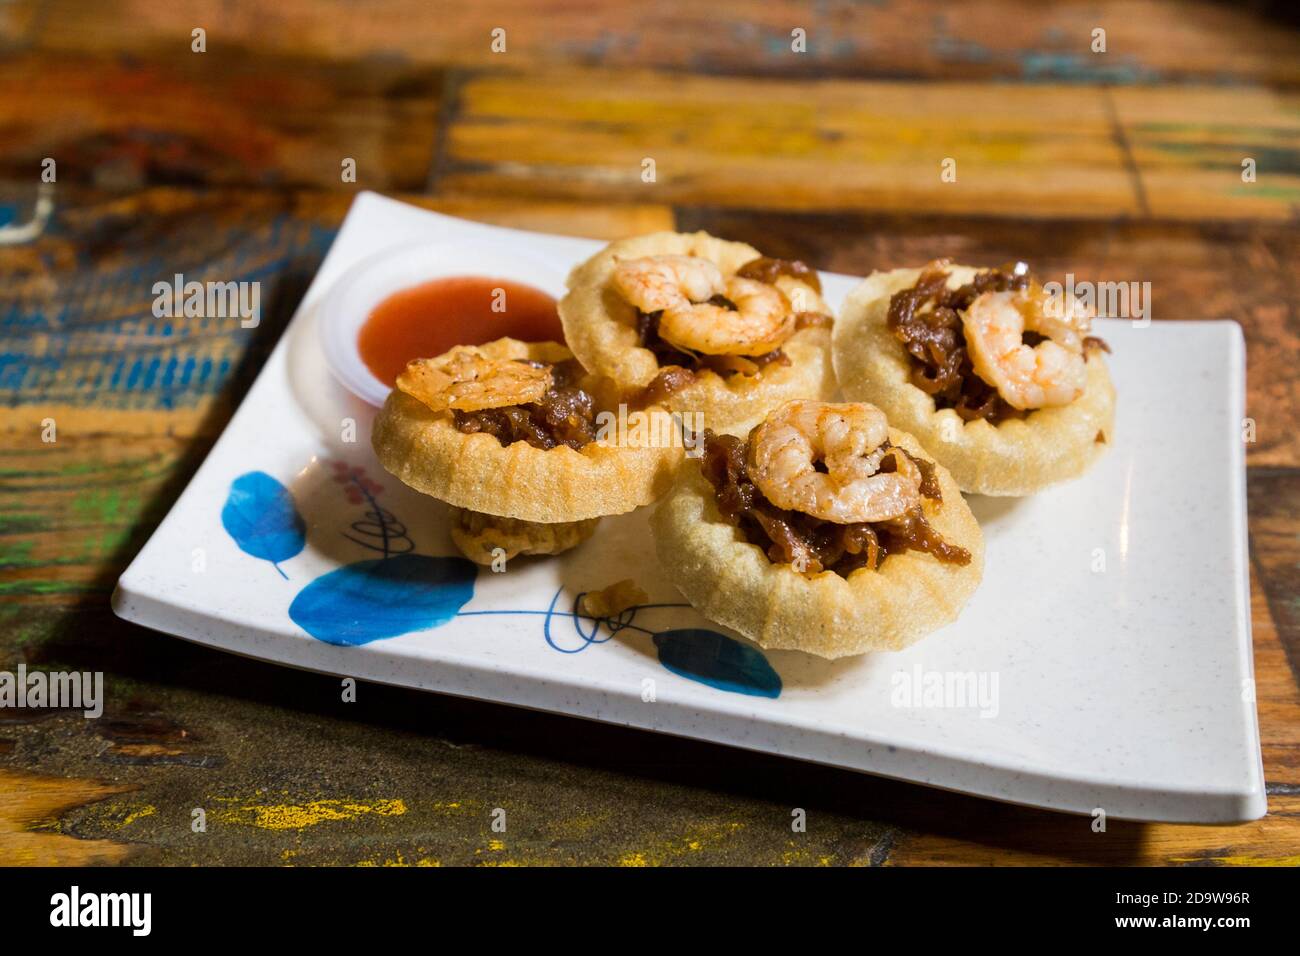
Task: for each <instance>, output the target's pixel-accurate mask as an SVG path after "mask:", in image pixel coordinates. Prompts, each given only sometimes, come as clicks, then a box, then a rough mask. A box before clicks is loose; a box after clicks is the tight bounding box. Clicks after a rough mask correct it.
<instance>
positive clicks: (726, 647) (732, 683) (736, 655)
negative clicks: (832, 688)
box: [654, 627, 781, 697]
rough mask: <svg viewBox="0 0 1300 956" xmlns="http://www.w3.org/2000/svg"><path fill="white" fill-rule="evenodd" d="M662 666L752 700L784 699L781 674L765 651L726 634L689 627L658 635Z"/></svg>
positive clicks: (655, 638) (656, 642)
mask: <svg viewBox="0 0 1300 956" xmlns="http://www.w3.org/2000/svg"><path fill="white" fill-rule="evenodd" d="M654 642H655V647H657V648H658V649H659V663H661V664H663V665H664V667H666V668H668V669H669V670H670V671H672V672H673V673H674V674H677V675H678V676H679V677H685V678H687V679H688V680H694V681H699V682H700V683H701V684H708V685H709V686H710V687H716V688H717V689H718V690H726V691H731V692H732V693H734V694H749V695H750V696H752V697H780V696H781V675H780V674H778V673H777V672H776V671H775V670H774V669H773V668H772V665H771V664H769V663H768V662H767V658H766V657H764V656H763V654H762V652H761V651H759V650H757V649H755V648H753V647H750V646H749V645H748V644H742V643H740V641H736V640H732V639H731V638H729V637H727V636H726V635H725V634H719V633H718V632H717V631H709V630H705V629H703V628H697V627H687V628H681V629H679V630H674V631H661V632H660V633H658V634H656V635H655V636H654Z"/></svg>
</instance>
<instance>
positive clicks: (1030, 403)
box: [962, 292, 1088, 409]
mask: <svg viewBox="0 0 1300 956" xmlns="http://www.w3.org/2000/svg"><path fill="white" fill-rule="evenodd" d="M962 328H963V330H964V331H965V334H966V349H967V352H968V353H969V354H970V359H971V365H972V367H973V368H974V369H975V374H976V375H978V376H979V377H980V378H982V379H984V381H986V382H988V383H989V384H990V385H992V386H993V387H994V388H996V389H997V390H998V394H999V395H1001V396H1002V398H1003V399H1005V400H1006V403H1007V404H1008V405H1011V406H1012V407H1014V408H1019V409H1030V408H1045V407H1048V406H1053V405H1068V404H1070V403H1071V402H1072V401H1074V400H1075V399H1076V398H1078V397H1079V396H1080V395H1082V394H1083V389H1084V386H1085V385H1086V384H1087V379H1088V370H1087V366H1086V364H1085V359H1084V354H1083V333H1085V332H1086V331H1087V319H1086V318H1054V317H1051V316H1048V315H1046V314H1044V311H1043V309H1042V303H1041V301H1039V300H1038V299H1037V298H1035V297H1033V296H1031V295H1026V294H1025V293H1023V292H985V293H982V294H981V295H978V296H976V297H975V301H973V302H972V303H971V304H970V308H969V309H967V310H966V311H965V312H964V313H963V314H962ZM1026 331H1029V332H1036V333H1038V334H1039V335H1043V336H1046V338H1045V339H1043V341H1041V342H1039V343H1038V344H1037V345H1028V344H1026V342H1025V341H1024V333H1025V332H1026Z"/></svg>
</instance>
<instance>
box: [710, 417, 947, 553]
mask: <svg viewBox="0 0 1300 956" xmlns="http://www.w3.org/2000/svg"><path fill="white" fill-rule="evenodd" d="M889 448H890V452H891V453H890V454H886V455H885V457H884V460H883V461H882V462H881V466H880V470H881V471H882V472H886V473H888V472H892V471H894V470H896V469H897V464H896V462H895V461H894V455H907V457H908V458H910V459H911V460H912V461H913V462H915V463H916V466H917V468H918V469H920V472H921V495H922V497H925V498H929V499H930V500H932V501H937V502H942V501H943V496H942V494H941V493H940V491H939V481H938V478H937V476H936V474H935V469H934V464H933V463H932V462H929V461H926V460H925V459H923V458H916V457H914V456H912V455H910V454H908V453H907V452H906V451H905V450H904V449H902V448H900V447H898V446H889ZM745 450H746V442H745V441H744V440H742V439H740V438H736V437H735V436H733V435H718V434H715V433H714V432H712V431H710V430H708V429H705V432H704V456H703V459H702V461H701V469H702V472H703V474H704V477H705V478H706V479H707V480H708V482H709V484H711V485H712V486H713V490H714V493H715V496H716V498H717V503H718V511H720V512H721V513H722V516H723V517H724V518H726V519H727V520H728V521H729V522H731V523H732V524H733V525H735V526H736V527H738V528H740V530H741V531H742V532H743V533H744V535H745V537H746V539H747V540H748V541H749V542H750V543H751V544H756V545H758V546H759V547H760V548H762V549H763V550H764V551H765V552H766V553H767V556H768V559H769V560H771V561H772V562H773V563H777V564H793V565H795V566H796V567H797V568H798V569H799V570H801V571H803V572H804V573H805V574H817V573H819V572H821V571H834V572H835V573H836V574H839V575H840V576H842V577H848V576H849V574H851V573H852V572H853V571H856V570H858V569H859V568H868V569H870V570H873V571H874V570H876V569H877V568H879V567H880V565H881V563H882V562H883V561H884V560H885V558H886V557H888V556H889V555H890V554H895V553H898V552H901V551H908V550H912V551H925V552H926V553H928V554H931V555H933V556H934V557H935V558H937V559H938V560H940V561H944V562H946V563H949V564H969V563H970V559H971V556H970V552H969V551H967V550H966V549H965V548H959V547H957V546H956V545H953V544H949V543H948V542H947V541H945V540H944V539H943V536H942V535H940V534H939V532H938V531H936V530H935V528H934V527H933V526H932V525H931V524H930V522H929V521H927V520H926V517H925V512H924V511H923V510H922V507H921V506H920V505H917V506H916V507H915V508H913V509H912V510H911V511H909V512H908V513H907V514H905V515H903V516H902V517H901V518H895V519H893V520H891V521H879V522H859V523H857V524H836V523H834V522H832V521H824V520H822V519H820V518H814V517H812V516H811V515H807V514H804V513H802V512H799V511H787V510H785V509H783V508H778V507H777V506H776V505H774V504H772V502H770V501H768V499H767V498H766V497H764V495H763V493H762V492H761V491H759V489H758V487H757V486H756V485H755V484H754V482H753V481H751V480H750V478H749V474H748V471H747V467H746V455H745Z"/></svg>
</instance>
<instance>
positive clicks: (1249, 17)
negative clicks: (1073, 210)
mask: <svg viewBox="0 0 1300 956" xmlns="http://www.w3.org/2000/svg"><path fill="white" fill-rule="evenodd" d="M37 7H40V8H41V9H42V12H43V13H44V17H43V18H42V19H41V22H39V23H37V22H36V17H35V14H34V13H33V12H32V10H33V8H37ZM9 18H10V20H11V23H12V25H11V26H10V27H9V30H10V32H11V33H12V35H13V36H14V38H15V42H21V41H22V40H23V39H25V38H32V39H34V40H35V41H36V42H39V43H40V44H41V45H42V46H43V47H45V48H48V49H51V50H56V51H66V50H69V49H71V50H78V51H81V50H99V49H106V50H111V51H113V52H120V51H131V52H133V53H136V54H153V53H157V52H158V51H160V50H169V49H170V50H176V49H180V50H188V48H189V42H190V31H191V30H192V29H193V28H194V27H196V26H202V27H204V28H205V29H207V30H208V33H209V39H210V46H209V49H210V50H215V49H221V48H223V47H227V48H229V47H241V48H248V49H252V50H257V51H259V52H263V53H266V54H268V55H271V56H293V57H297V56H309V57H321V58H329V59H364V60H368V61H371V62H374V61H383V60H402V61H404V62H408V63H416V64H431V63H432V64H439V65H441V64H449V63H450V64H459V65H467V66H475V67H500V66H502V65H511V66H521V65H534V64H538V63H547V64H549V63H557V62H571V63H591V64H603V65H609V66H620V67H661V68H668V69H674V70H685V71H690V72H696V73H713V74H716V73H762V74H765V75H774V74H783V75H796V76H797V75H828V74H833V75H844V76H848V75H852V76H882V77H894V76H913V77H927V78H933V77H943V78H957V77H962V78H978V79H995V78H996V79H1004V80H1005V79H1010V80H1017V81H1028V82H1035V81H1042V80H1049V81H1055V82H1106V83H1116V84H1122V83H1153V82H1171V81H1172V82H1178V81H1183V80H1186V79H1188V78H1204V79H1208V80H1210V81H1211V82H1216V83H1220V82H1242V81H1246V82H1268V83H1296V82H1300V41H1297V38H1296V36H1295V34H1294V32H1293V31H1291V30H1288V29H1285V23H1284V22H1279V15H1278V14H1277V13H1274V14H1273V15H1270V13H1269V11H1268V10H1267V8H1261V7H1260V6H1258V5H1254V4H1248V5H1222V4H1216V3H1205V2H1199V3H1177V2H1168V0H1146V2H1142V3H1132V2H1123V0H1100V2H1088V3H1081V2H1074V3H1051V4H1047V3H1035V2H1031V0H993V2H988V3H963V4H951V3H944V2H941V0H913V2H909V3H901V2H886V3H871V4H851V3H824V4H808V3H803V2H800V0H765V2H763V3H755V2H747V0H718V2H714V3H710V4H709V5H708V7H707V8H705V7H701V6H700V4H698V3H695V2H692V0H664V2H657V3H654V4H641V5H626V4H610V3H604V4H594V5H591V4H574V3H571V2H567V0H478V2H475V3H469V4H466V3H457V2H453V0H434V2H429V0H380V2H375V3H368V4H367V5H366V7H365V10H364V12H361V11H358V9H357V8H356V7H355V6H354V5H353V4H351V3H349V2H347V0H323V2H322V0H282V2H279V3H276V4H272V5H267V4H263V3H256V2H254V0H234V2H231V0H175V2H171V3H167V4H158V3H153V2H150V0H110V2H101V3H98V4H95V5H94V7H93V8H87V7H86V6H85V5H83V4H79V3H76V2H75V0H46V2H44V3H41V2H40V0H16V9H15V10H14V11H13V12H11V13H10V14H9ZM796 28H798V29H802V30H803V31H804V33H805V37H806V41H807V43H806V50H807V52H805V53H802V54H799V53H794V52H793V50H792V42H793V39H794V38H793V37H792V31H793V30H794V29H796ZM1099 28H1100V29H1103V30H1105V31H1106V36H1105V39H1106V52H1105V53H1094V52H1093V46H1094V42H1093V41H1094V36H1093V31H1094V30H1096V29H1099ZM494 29H504V30H505V31H506V34H505V38H506V49H505V52H504V53H495V52H493V50H492V47H491V42H492V31H493V30H494Z"/></svg>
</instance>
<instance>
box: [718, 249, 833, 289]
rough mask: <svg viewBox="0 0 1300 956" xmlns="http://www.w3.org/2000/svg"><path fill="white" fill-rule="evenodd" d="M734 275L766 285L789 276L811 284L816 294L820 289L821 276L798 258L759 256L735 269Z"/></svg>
mask: <svg viewBox="0 0 1300 956" xmlns="http://www.w3.org/2000/svg"><path fill="white" fill-rule="evenodd" d="M736 275H738V276H740V277H741V278H742V279H757V280H758V281H759V282H766V283H767V284H768V285H773V284H774V283H775V282H776V280H777V279H779V278H781V276H789V277H790V278H792V279H798V280H799V281H800V282H804V283H807V284H808V285H810V286H812V287H813V289H814V290H815V291H816V292H817V294H818V295H820V294H821V291H822V277H821V276H819V275H818V274H817V270H816V269H814V268H813V267H812V266H810V265H807V264H806V263H803V262H800V261H799V260H798V259H772V258H770V257H768V256H759V257H758V258H757V259H751V260H750V261H749V262H746V263H745V264H744V265H743V266H741V267H740V268H739V269H737V270H736Z"/></svg>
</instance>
